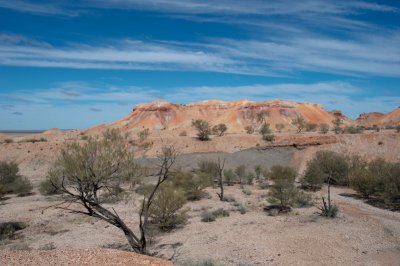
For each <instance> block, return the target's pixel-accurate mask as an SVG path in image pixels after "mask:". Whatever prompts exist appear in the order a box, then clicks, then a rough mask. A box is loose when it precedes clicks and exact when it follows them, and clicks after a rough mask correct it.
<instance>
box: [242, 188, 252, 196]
mask: <svg viewBox="0 0 400 266" xmlns="http://www.w3.org/2000/svg"><path fill="white" fill-rule="evenodd" d="M242 192H243V194H245V195H247V196H250V195H251V190H250V189H248V188H244V189H242Z"/></svg>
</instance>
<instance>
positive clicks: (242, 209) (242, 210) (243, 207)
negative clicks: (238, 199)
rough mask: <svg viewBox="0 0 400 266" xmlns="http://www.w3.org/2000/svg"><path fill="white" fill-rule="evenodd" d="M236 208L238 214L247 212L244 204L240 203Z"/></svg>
mask: <svg viewBox="0 0 400 266" xmlns="http://www.w3.org/2000/svg"><path fill="white" fill-rule="evenodd" d="M237 209H238V211H239V213H240V214H245V213H246V212H247V208H246V207H245V206H243V205H242V204H240V205H239V206H238V208H237Z"/></svg>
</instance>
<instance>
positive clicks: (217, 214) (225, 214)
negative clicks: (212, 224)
mask: <svg viewBox="0 0 400 266" xmlns="http://www.w3.org/2000/svg"><path fill="white" fill-rule="evenodd" d="M212 214H213V215H214V216H215V217H216V218H221V217H228V216H229V211H228V210H225V209H224V208H218V209H216V210H215V211H212Z"/></svg>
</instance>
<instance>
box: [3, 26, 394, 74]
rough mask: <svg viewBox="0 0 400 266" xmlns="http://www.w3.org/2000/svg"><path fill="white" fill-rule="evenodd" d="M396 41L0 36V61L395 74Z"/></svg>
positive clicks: (386, 36) (387, 36) (390, 36)
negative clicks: (93, 41) (52, 40)
mask: <svg viewBox="0 0 400 266" xmlns="http://www.w3.org/2000/svg"><path fill="white" fill-rule="evenodd" d="M10 39H12V40H13V41H12V42H11V43H10V41H9V40H10ZM14 40H24V41H23V43H21V42H20V41H18V42H17V41H14ZM399 43H400V31H391V32H390V33H381V34H375V35H373V36H372V35H365V34H360V35H358V36H356V37H355V38H353V39H352V40H346V41H344V40H340V39H335V38H332V37H323V36H307V35H304V36H297V35H295V36H294V37H287V36H285V37H272V38H269V39H255V40H237V39H205V40H204V42H197V43H190V42H185V43H183V42H166V41H158V42H157V41H153V42H149V41H139V40H114V44H113V45H107V44H103V45H99V46H93V45H83V44H75V45H69V46H59V47H53V46H51V45H50V44H46V43H44V44H42V42H40V41H35V40H29V39H27V38H24V37H20V38H19V39H18V38H17V37H16V36H14V37H13V38H11V37H7V38H6V37H4V36H3V38H1V35H0V65H9V66H31V67H56V68H78V69H124V70H135V69H136V70H137V69H140V70H164V71H203V72H205V71H206V72H222V73H235V74H246V75H261V76H296V73H297V72H298V71H314V72H324V73H336V74H337V73H338V74H342V75H348V76H351V75H375V76H392V77H398V76H400V60H399V58H400V46H399V45H398V44H399Z"/></svg>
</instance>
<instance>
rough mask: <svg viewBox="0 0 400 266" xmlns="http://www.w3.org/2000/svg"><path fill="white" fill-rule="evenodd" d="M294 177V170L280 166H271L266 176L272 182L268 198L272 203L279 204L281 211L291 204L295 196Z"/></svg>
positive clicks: (295, 173)
mask: <svg viewBox="0 0 400 266" xmlns="http://www.w3.org/2000/svg"><path fill="white" fill-rule="evenodd" d="M296 175H297V172H296V170H294V169H293V168H291V167H288V166H281V165H274V166H272V167H271V170H270V172H269V174H268V178H269V179H271V180H272V181H273V182H274V184H273V185H272V187H271V189H270V192H269V196H270V197H271V200H272V201H275V200H276V201H278V202H279V205H280V208H281V209H282V210H283V209H285V208H286V207H289V206H291V205H292V204H293V199H294V197H295V195H296V187H295V185H294V181H295V178H296Z"/></svg>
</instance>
